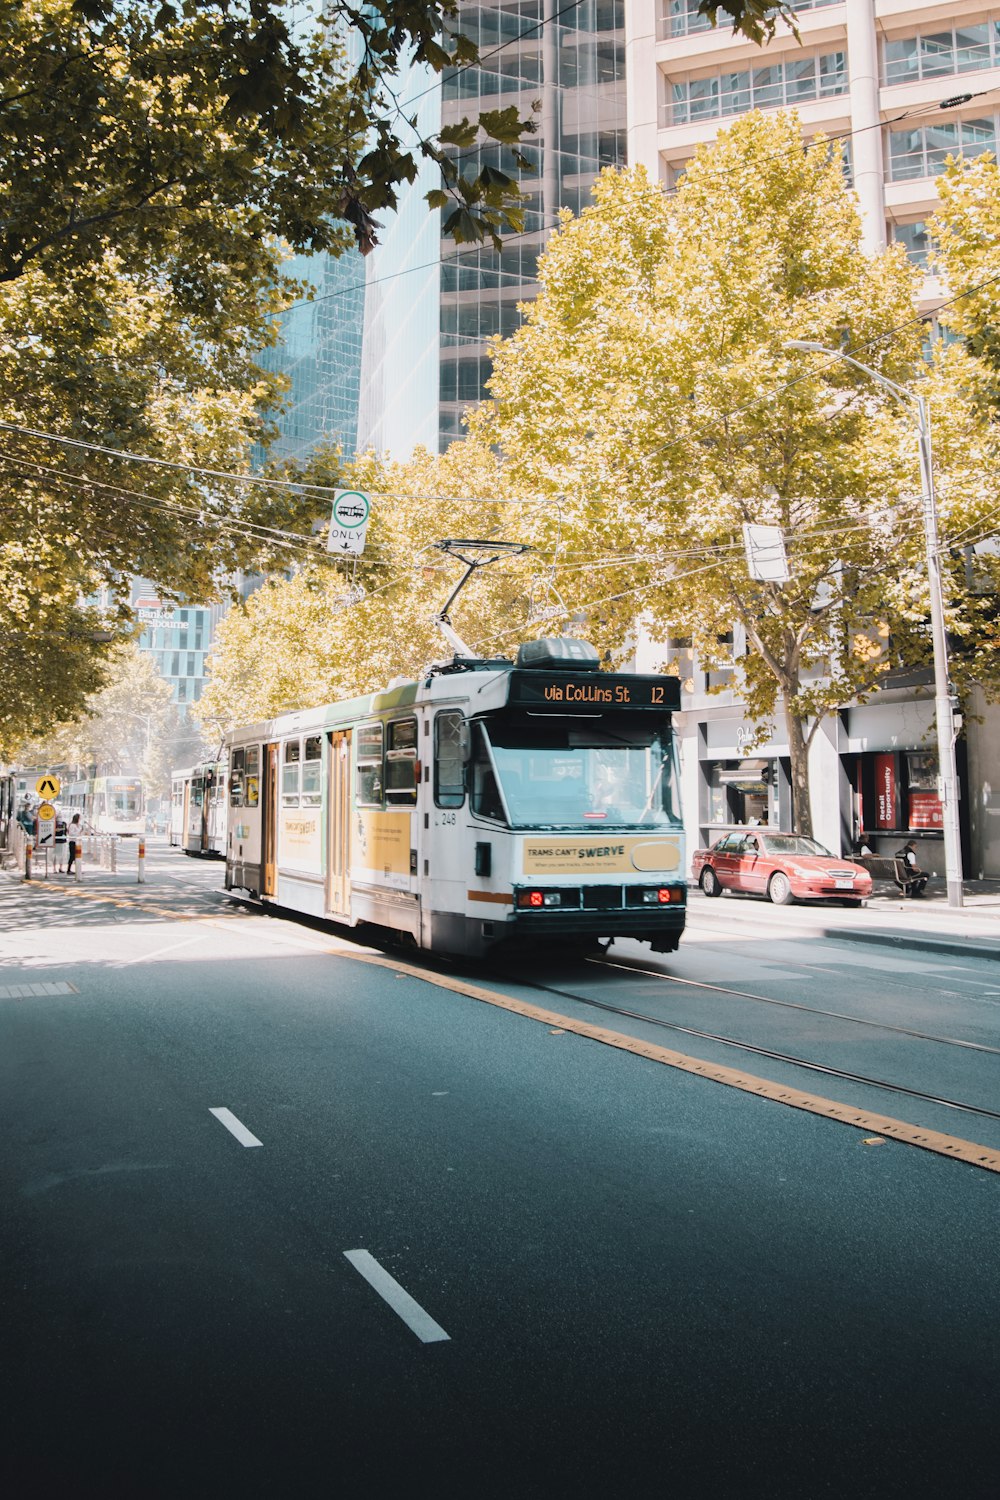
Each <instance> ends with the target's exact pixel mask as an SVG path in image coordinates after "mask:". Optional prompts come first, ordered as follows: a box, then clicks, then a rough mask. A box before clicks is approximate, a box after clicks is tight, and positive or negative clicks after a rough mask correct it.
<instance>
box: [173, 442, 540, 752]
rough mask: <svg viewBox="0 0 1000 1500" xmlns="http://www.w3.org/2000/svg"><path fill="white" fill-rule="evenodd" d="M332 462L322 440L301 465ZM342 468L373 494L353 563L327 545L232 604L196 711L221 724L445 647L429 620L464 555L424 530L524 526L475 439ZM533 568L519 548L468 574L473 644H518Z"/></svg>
mask: <svg viewBox="0 0 1000 1500" xmlns="http://www.w3.org/2000/svg"><path fill="white" fill-rule="evenodd" d="M331 462H332V463H333V464H334V465H336V463H337V459H336V456H335V455H331V454H324V453H317V454H316V455H315V456H314V458H313V459H312V461H311V463H310V465H309V467H308V469H307V470H306V477H308V478H309V479H311V480H313V481H314V482H322V481H323V480H324V479H325V476H326V475H327V473H328V466H329V465H330V463H331ZM345 479H346V480H348V481H349V482H350V483H351V484H352V485H356V486H357V487H358V488H360V489H362V490H364V491H366V492H367V493H369V494H370V495H371V497H372V516H371V520H370V522H369V526H368V534H367V541H366V548H365V553H364V555H363V556H362V557H361V558H360V559H358V561H357V563H356V564H351V563H344V564H338V563H336V562H334V561H333V560H332V559H331V560H326V561H322V562H314V563H312V564H310V565H308V566H305V567H303V568H302V570H301V571H299V572H297V573H296V574H295V576H294V577H292V578H290V579H287V578H280V577H276V578H272V579H270V580H269V581H268V582H266V583H265V584H264V586H263V587H262V588H260V589H258V590H257V592H256V593H254V594H252V595H251V596H250V598H249V599H248V600H247V602H246V604H245V605H242V606H239V607H237V608H235V609H233V610H230V612H229V614H228V615H227V616H226V618H225V620H224V621H223V622H222V624H221V626H220V628H219V632H218V636H217V638H216V645H215V649H214V652H213V655H212V657H211V659H210V668H211V681H210V682H209V684H208V686H207V688H206V690H205V692H204V694H203V695H202V698H201V700H200V702H199V704H198V706H197V709H196V712H197V713H199V714H201V715H207V716H212V717H213V718H215V719H218V720H219V721H221V722H222V723H224V724H228V725H233V724H248V723H254V722H255V721H257V720H259V719H265V718H269V717H270V716H271V715H273V714H276V713H281V712H284V711H286V710H289V709H293V708H312V707H318V706H319V705H321V704H323V703H330V702H336V701H337V700H339V699H344V698H350V697H353V696H355V695H357V694H362V693H371V692H374V691H376V690H377V689H378V688H381V687H384V686H385V685H386V684H387V683H388V682H390V681H391V680H392V678H394V677H398V676H408V677H412V676H415V675H418V674H419V673H420V672H421V671H422V670H423V669H424V668H426V667H427V666H428V665H429V664H431V663H432V662H435V661H447V660H450V659H451V656H452V651H451V648H450V647H449V646H448V645H447V643H446V642H445V640H444V639H443V637H442V636H441V634H440V633H439V631H438V630H437V629H436V627H435V626H434V623H433V620H434V616H435V615H436V614H437V613H438V612H439V611H440V609H441V608H442V606H443V605H444V603H445V600H446V599H447V598H448V595H449V594H450V593H451V590H452V588H453V587H454V585H455V584H456V583H457V582H458V580H459V578H460V577H461V569H460V566H459V564H458V563H457V562H455V561H454V560H452V559H449V558H447V557H445V556H444V555H443V554H442V553H441V552H439V551H438V550H436V549H435V548H434V546H433V543H434V542H435V541H438V540H440V539H442V538H444V537H448V536H466V535H469V534H470V533H471V534H473V535H476V536H488V537H497V538H500V537H502V538H505V539H507V540H512V541H517V540H519V539H520V528H521V525H522V523H523V517H524V507H522V506H519V505H511V504H506V503H504V497H505V495H506V493H507V486H506V481H505V477H504V474H503V470H502V468H501V466H500V465H499V464H498V462H497V460H496V457H495V455H493V454H492V453H490V451H489V450H488V449H486V448H482V447H480V446H479V445H477V444H475V443H473V442H471V441H469V442H465V443H453V444H452V446H451V447H450V448H449V450H448V452H447V453H446V454H445V455H443V456H442V457H438V456H437V455H433V454H429V453H427V452H425V451H418V452H417V453H416V455H415V456H414V458H413V459H412V460H411V461H410V462H409V463H406V464H399V463H391V462H387V461H384V460H380V459H378V458H376V457H375V456H374V455H368V456H367V457H365V458H363V459H360V460H359V461H358V462H357V463H355V464H354V465H353V466H352V467H351V469H350V470H349V471H348V474H347V475H346V476H345ZM455 496H462V497H463V498H462V499H455V498H453V497H455ZM535 572H537V564H536V563H535V561H534V560H533V559H531V558H525V559H514V560H509V561H505V562H503V563H499V564H497V565H495V566H494V567H490V568H487V569H485V570H484V571H483V572H482V573H480V574H478V575H477V576H476V578H475V579H474V581H473V582H472V583H470V584H469V586H468V587H467V588H466V590H465V591H464V592H463V593H462V595H460V597H459V600H458V602H457V604H456V607H455V611H454V624H455V627H456V629H457V630H458V632H459V634H460V635H462V636H464V637H465V638H466V639H467V640H468V641H469V643H470V646H473V647H474V648H475V649H477V650H479V651H481V652H482V653H484V654H494V653H497V652H511V651H512V649H513V648H514V647H516V645H517V642H518V640H519V639H521V638H522V633H523V622H524V621H525V620H526V618H527V615H528V613H529V609H530V602H529V596H530V593H531V578H532V575H533V574H534V573H535Z"/></svg>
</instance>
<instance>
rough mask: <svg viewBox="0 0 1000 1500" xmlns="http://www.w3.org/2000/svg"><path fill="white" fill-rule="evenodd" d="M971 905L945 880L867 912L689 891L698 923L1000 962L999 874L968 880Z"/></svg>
mask: <svg viewBox="0 0 1000 1500" xmlns="http://www.w3.org/2000/svg"><path fill="white" fill-rule="evenodd" d="M963 897H964V904H963V905H962V906H961V907H950V906H949V905H948V895H947V890H946V888H945V883H944V881H943V880H932V881H931V882H930V884H929V885H928V887H927V891H926V894H925V895H924V896H923V897H917V898H913V899H910V900H906V901H904V900H903V899H902V897H901V896H898V895H896V894H895V893H893V894H881V893H878V894H876V895H875V896H873V897H872V899H871V900H870V901H869V902H868V904H867V906H865V907H863V908H862V909H861V910H857V909H846V908H844V907H837V906H834V905H833V904H832V903H831V904H827V903H825V902H808V903H807V902H802V903H801V904H797V905H793V906H773V905H771V903H770V902H768V901H763V900H761V899H760V898H758V897H754V896H738V895H724V896H722V897H720V898H717V899H712V900H709V898H708V897H707V896H703V895H702V894H701V892H700V891H699V890H697V889H692V890H690V891H689V893H688V920H689V922H690V923H691V925H692V927H694V926H698V927H701V928H703V929H704V928H705V927H709V926H716V925H718V926H719V927H720V928H723V927H729V928H730V929H732V928H733V927H734V926H738V928H739V929H741V930H742V928H743V927H747V928H750V927H753V928H757V929H760V930H761V931H762V935H763V933H764V931H765V930H769V931H770V932H771V933H772V934H774V933H775V931H776V930H777V931H780V932H781V933H782V934H783V935H785V936H788V937H824V938H841V939H843V940H844V941H845V942H851V943H878V944H882V945H883V946H886V947H890V948H892V947H895V948H914V949H917V950H918V951H919V950H923V951H924V952H929V953H948V954H955V955H959V956H962V957H965V958H992V959H998V960H1000V880H967V881H965V883H964V885H963Z"/></svg>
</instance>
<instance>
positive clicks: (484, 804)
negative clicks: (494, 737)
mask: <svg viewBox="0 0 1000 1500" xmlns="http://www.w3.org/2000/svg"><path fill="white" fill-rule="evenodd" d="M476 731H477V732H476V737H475V742H474V744H475V749H474V753H473V757H472V798H471V801H472V811H473V812H474V813H477V814H478V815H479V817H481V818H496V819H500V820H502V819H503V804H502V803H501V801H500V792H499V789H498V787H497V779H496V776H495V775H494V774H493V767H492V765H491V764H490V758H489V754H488V752H487V749H486V736H485V734H484V733H483V727H482V725H481V724H479V725H477V726H476Z"/></svg>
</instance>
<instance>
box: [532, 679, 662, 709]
mask: <svg viewBox="0 0 1000 1500" xmlns="http://www.w3.org/2000/svg"><path fill="white" fill-rule="evenodd" d="M507 702H508V704H509V705H510V706H511V707H512V708H531V709H534V710H535V712H536V713H538V712H542V713H544V712H545V711H546V710H548V712H550V713H554V714H567V713H569V714H571V713H593V712H595V711H598V712H599V711H601V710H608V709H616V708H624V709H631V710H632V711H643V710H645V711H646V712H652V713H661V714H662V713H671V712H676V711H677V710H678V709H679V708H680V706H681V683H680V678H679V677H661V676H649V677H640V676H634V675H632V674H631V673H630V674H628V675H625V674H624V673H622V674H612V673H610V672H516V671H515V672H512V673H511V674H510V686H509V688H508V690H507Z"/></svg>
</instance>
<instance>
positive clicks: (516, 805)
mask: <svg viewBox="0 0 1000 1500" xmlns="http://www.w3.org/2000/svg"><path fill="white" fill-rule="evenodd" d="M477 731H478V732H477V734H476V736H475V740H474V751H473V796H472V804H473V810H474V811H475V812H478V813H479V814H480V815H481V816H483V817H495V818H503V817H504V806H505V807H506V809H507V812H508V813H509V815H510V826H511V827H513V828H581V829H591V830H593V829H598V828H643V829H647V828H677V827H678V826H679V825H680V812H679V808H680V801H679V798H678V794H677V784H676V772H675V765H674V761H673V758H672V755H671V753H670V743H669V737H668V736H667V735H661V732H660V728H659V727H658V726H654V725H648V724H638V725H637V724H635V723H628V722H627V721H623V722H620V723H619V722H615V721H611V722H608V721H607V720H604V721H602V722H601V723H600V724H595V725H581V726H576V725H572V724H567V722H566V721H565V720H549V721H548V722H546V721H545V720H543V719H538V718H533V719H531V720H529V721H528V722H527V723H525V722H524V721H522V720H514V721H501V720H494V721H492V722H491V723H490V724H489V727H488V729H487V728H486V726H484V725H483V724H481V723H480V724H479V725H478V726H477ZM494 767H495V771H496V777H497V778H499V783H500V790H501V791H502V803H501V798H500V796H499V795H498V791H497V787H496V781H495V778H494V774H493V773H494Z"/></svg>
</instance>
